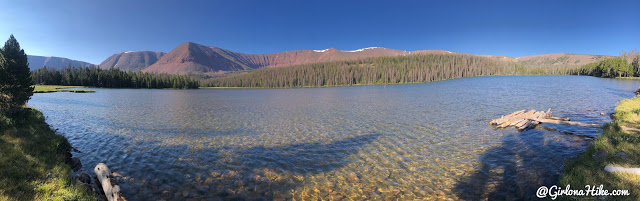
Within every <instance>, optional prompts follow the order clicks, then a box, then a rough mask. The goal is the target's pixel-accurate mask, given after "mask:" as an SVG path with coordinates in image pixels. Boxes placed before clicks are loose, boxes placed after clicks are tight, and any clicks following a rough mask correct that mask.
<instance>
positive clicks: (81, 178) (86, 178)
mask: <svg viewBox="0 0 640 201" xmlns="http://www.w3.org/2000/svg"><path fill="white" fill-rule="evenodd" d="M76 179H78V181H80V182H82V183H84V184H91V177H90V176H89V174H87V173H84V172H83V173H80V174H79V175H78V176H76Z"/></svg>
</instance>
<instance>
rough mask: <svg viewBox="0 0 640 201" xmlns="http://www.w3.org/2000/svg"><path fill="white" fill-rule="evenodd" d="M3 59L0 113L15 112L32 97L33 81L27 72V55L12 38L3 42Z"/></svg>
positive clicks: (0, 51) (1, 66)
mask: <svg viewBox="0 0 640 201" xmlns="http://www.w3.org/2000/svg"><path fill="white" fill-rule="evenodd" d="M0 54H2V56H3V59H2V61H1V62H0V69H2V70H1V71H0V73H2V75H1V76H0V77H1V78H2V80H0V96H2V97H3V98H2V101H3V102H2V108H0V110H2V112H7V111H8V112H10V113H12V112H15V111H17V110H19V109H20V108H21V107H22V106H23V105H24V104H26V103H27V101H28V100H29V98H31V95H33V87H32V86H31V85H32V84H33V81H32V79H31V73H30V72H29V63H28V62H27V54H25V53H24V50H23V49H20V44H19V43H18V41H17V40H16V38H15V37H13V34H12V35H11V36H10V37H9V40H7V42H5V44H4V47H3V48H2V49H1V50H0Z"/></svg>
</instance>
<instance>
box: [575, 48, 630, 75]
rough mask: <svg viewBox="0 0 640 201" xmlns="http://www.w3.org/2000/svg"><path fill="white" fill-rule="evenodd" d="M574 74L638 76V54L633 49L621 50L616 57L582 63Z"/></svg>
mask: <svg viewBox="0 0 640 201" xmlns="http://www.w3.org/2000/svg"><path fill="white" fill-rule="evenodd" d="M630 61H631V62H630ZM574 74H580V75H592V76H596V77H640V54H639V53H638V52H635V51H631V52H629V53H626V52H623V53H622V54H620V56H618V57H613V58H608V59H604V60H601V61H598V62H594V63H590V64H587V65H584V66H582V67H581V68H580V69H579V70H578V71H576V72H574Z"/></svg>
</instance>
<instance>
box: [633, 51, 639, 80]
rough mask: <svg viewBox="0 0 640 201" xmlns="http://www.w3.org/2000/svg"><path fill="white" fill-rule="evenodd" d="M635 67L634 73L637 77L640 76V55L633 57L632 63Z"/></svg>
mask: <svg viewBox="0 0 640 201" xmlns="http://www.w3.org/2000/svg"><path fill="white" fill-rule="evenodd" d="M631 66H632V67H633V74H634V76H636V77H640V55H638V56H636V57H635V58H633V63H631Z"/></svg>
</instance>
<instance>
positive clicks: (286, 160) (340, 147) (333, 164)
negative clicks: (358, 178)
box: [160, 134, 380, 200]
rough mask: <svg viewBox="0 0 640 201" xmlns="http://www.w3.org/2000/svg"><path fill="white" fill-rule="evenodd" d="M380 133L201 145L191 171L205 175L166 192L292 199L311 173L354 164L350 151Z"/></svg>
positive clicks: (210, 197) (182, 195) (223, 197)
mask: <svg viewBox="0 0 640 201" xmlns="http://www.w3.org/2000/svg"><path fill="white" fill-rule="evenodd" d="M379 136H380V135H379V134H368V135H360V136H355V137H351V138H345V139H342V140H337V141H331V142H322V141H321V142H311V143H299V144H287V145H281V146H269V147H266V146H258V147H251V148H246V149H243V148H229V147H223V148H219V149H205V150H200V151H198V152H199V153H195V155H196V156H195V159H194V160H196V161H197V162H196V164H198V165H195V166H196V167H198V168H192V169H191V170H190V172H192V173H194V175H195V174H198V173H196V172H200V173H199V175H201V176H193V177H201V178H194V179H191V180H189V181H184V183H183V184H184V185H180V186H182V187H180V188H174V189H172V190H170V191H172V192H175V193H173V194H167V195H166V196H160V197H161V198H163V199H169V200H172V199H188V198H194V199H197V200H273V199H288V198H289V199H290V198H292V197H293V196H294V195H293V194H292V192H293V191H295V190H296V189H298V188H300V187H302V186H304V185H305V184H306V182H309V180H308V178H309V177H310V176H318V175H324V174H326V173H329V172H331V171H333V170H336V169H339V168H342V167H344V166H346V165H348V164H349V163H350V162H351V161H350V159H349V156H351V155H353V154H356V153H358V151H359V150H360V149H361V148H362V147H364V146H366V145H367V144H369V143H372V142H373V141H374V140H376V139H377V138H378V137H379ZM205 152H208V153H209V154H206V153H205ZM190 168H191V167H190ZM193 177H192V178H193ZM183 192H184V193H183ZM176 194H177V195H176ZM322 196H327V195H322Z"/></svg>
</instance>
